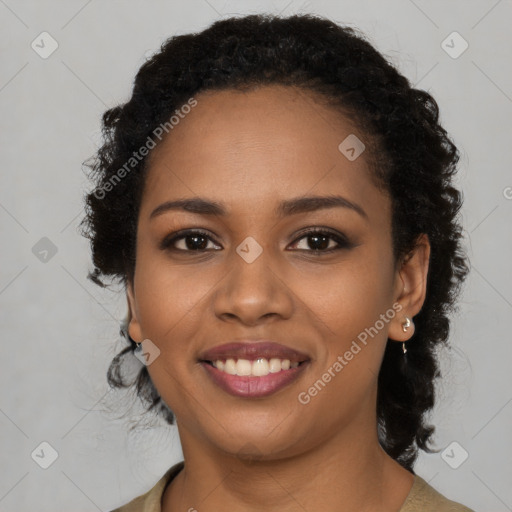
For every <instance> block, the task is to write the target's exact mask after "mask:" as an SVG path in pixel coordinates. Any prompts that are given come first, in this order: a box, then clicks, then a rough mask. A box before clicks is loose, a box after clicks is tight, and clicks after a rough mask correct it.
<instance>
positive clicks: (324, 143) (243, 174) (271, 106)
mask: <svg viewBox="0 0 512 512" xmlns="http://www.w3.org/2000/svg"><path fill="white" fill-rule="evenodd" d="M195 99H196V101H197V105H196V106H195V107H194V108H193V109H191V110H190V112H189V113H188V114H186V115H182V116H181V117H180V119H179V122H178V123H177V124H175V125H174V127H173V129H172V131H170V132H169V134H168V135H167V136H166V137H165V138H164V139H163V140H162V142H161V143H160V144H159V145H158V146H157V147H156V148H155V149H154V150H152V153H151V154H150V157H149V161H148V174H147V177H146V184H145V190H144V195H143V201H142V205H141V212H142V211H144V210H147V209H148V208H150V207H151V206H153V207H154V205H155V203H158V202H164V201H168V200H169V199H174V198H181V197H191V196H207V197H209V198H211V199H216V200H218V201H219V202H223V203H227V204H231V205H232V207H233V210H235V209H238V210H239V211H242V210H244V209H245V210H249V211H250V210H251V209H252V208H254V207H258V206H262V207H265V208H267V207H268V206H269V203H270V202H279V201H280V200H283V199H286V198H288V197H297V196H301V195H306V194H308V195H314V194H318V195H320V194H326V193H327V194H337V193H339V194H343V195H345V196H347V197H348V198H349V199H352V200H353V201H354V202H359V203H366V204H368V205H369V206H371V205H372V204H373V206H375V207H376V208H377V209H378V208H380V209H381V210H382V208H383V207H386V205H385V197H384V194H383V192H382V191H380V190H379V189H377V188H376V187H375V184H374V182H373V181H372V179H371V177H370V170H369V168H368V164H367V158H366V155H365V151H363V152H362V153H361V155H360V156H359V157H357V158H355V159H354V158H353V156H354V152H359V151H361V149H362V146H361V145H359V146H358V144H359V142H357V141H361V142H362V143H363V144H364V139H365V137H364V134H361V133H360V132H359V131H358V130H357V129H356V128H355V126H354V125H353V123H352V122H351V121H350V120H349V119H347V118H346V117H344V116H343V115H342V114H341V113H340V112H339V111H337V110H334V109H332V108H329V107H327V106H326V105H325V104H324V103H323V102H321V101H319V99H318V97H315V95H314V94H311V93H308V92H306V91H304V90H300V89H296V88H292V87H287V86H278V85H272V86H265V87H260V88H258V89H254V90H251V91H234V90H223V91H207V92H202V93H200V94H198V95H197V96H196V97H195ZM344 141H345V142H344ZM347 141H348V142H347ZM340 145H341V146H340ZM352 147H353V148H354V151H353V152H350V151H349V152H348V153H347V151H346V150H347V149H349V150H350V149H352ZM356 156H357V153H356ZM380 214H382V211H381V212H380Z"/></svg>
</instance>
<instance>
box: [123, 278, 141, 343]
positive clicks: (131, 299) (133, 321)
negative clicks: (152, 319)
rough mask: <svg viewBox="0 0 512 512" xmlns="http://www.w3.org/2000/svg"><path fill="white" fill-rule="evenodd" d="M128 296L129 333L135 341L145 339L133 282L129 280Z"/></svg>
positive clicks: (127, 286)
mask: <svg viewBox="0 0 512 512" xmlns="http://www.w3.org/2000/svg"><path fill="white" fill-rule="evenodd" d="M126 298H127V300H128V318H129V321H128V334H129V335H130V338H131V339H132V340H133V341H136V342H140V341H142V339H143V336H142V329H141V327H140V324H139V319H138V313H137V307H136V303H135V293H134V289H133V283H132V282H131V281H128V283H127V285H126Z"/></svg>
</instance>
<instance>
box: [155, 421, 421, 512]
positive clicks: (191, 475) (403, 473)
mask: <svg viewBox="0 0 512 512" xmlns="http://www.w3.org/2000/svg"><path fill="white" fill-rule="evenodd" d="M358 426H360V425H358ZM178 428H179V424H178ZM366 431H369V432H372V430H371V429H370V430H366ZM363 432H365V429H359V428H358V429H355V428H350V426H347V428H346V429H344V430H343V431H342V432H340V433H338V434H337V435H336V436H335V437H334V438H331V439H329V440H328V441H325V442H324V443H323V444H321V445H320V446H319V445H316V446H315V447H314V449H311V450H309V451H306V452H301V453H300V454H299V455H295V456H291V457H288V458H281V459H274V460H266V459H260V460H252V461H251V460H241V459H240V458H236V457H234V456H232V455H230V454H226V453H225V452H219V451H218V450H216V449H214V448H212V447H211V446H210V445H208V444H205V443H201V442H199V440H198V439H197V438H194V437H193V436H192V435H190V433H189V432H185V433H184V432H183V430H180V438H181V442H182V448H183V454H184V459H185V467H184V469H183V470H182V471H181V472H180V473H179V474H178V476H177V477H176V478H175V480H174V481H173V482H172V484H171V485H169V486H168V487H167V489H166V491H165V493H164V496H163V500H162V511H163V512H170V511H175V510H194V509H197V510H200V511H201V512H213V511H218V510H225V509H227V508H229V509H231V510H237V511H240V512H245V511H252V512H254V511H256V510H261V511H266V512H274V511H279V512H288V511H298V510H300V511H303V510H322V511H324V512H331V511H332V512H334V511H336V512H340V511H343V512H352V511H354V512H355V511H358V512H362V511H368V512H370V511H377V510H378V511H380V512H383V511H386V510H389V511H396V510H399V509H400V507H401V505H402V504H403V502H404V501H405V499H406V497H407V494H408V493H409V491H410V489H411V486H412V484H413V479H414V477H413V475H412V474H411V473H410V472H408V471H407V470H405V469H404V468H402V467H401V466H400V465H399V464H398V463H397V462H395V461H394V460H393V459H391V458H390V457H389V456H388V455H387V454H386V453H385V452H384V450H383V449H382V448H381V447H380V445H379V443H378V438H377V434H376V432H375V433H374V435H371V436H369V435H363ZM228 504H229V506H228Z"/></svg>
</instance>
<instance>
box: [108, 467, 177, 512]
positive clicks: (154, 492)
mask: <svg viewBox="0 0 512 512" xmlns="http://www.w3.org/2000/svg"><path fill="white" fill-rule="evenodd" d="M183 465H184V462H183V461H181V462H178V463H177V464H175V465H174V466H172V467H171V468H169V469H168V470H167V471H166V472H165V474H164V476H162V478H160V480H158V482H157V483H156V484H155V485H154V486H153V487H152V488H151V489H150V490H149V491H148V492H146V493H145V494H142V495H141V496H137V497H136V498H134V499H133V500H132V501H130V502H129V503H127V504H126V505H123V506H122V507H119V508H116V509H115V510H112V511H111V512H161V501H162V495H163V493H164V490H165V488H166V487H167V485H168V484H169V482H171V481H172V479H173V478H174V477H175V476H176V475H177V474H178V473H179V472H180V471H181V470H182V469H183Z"/></svg>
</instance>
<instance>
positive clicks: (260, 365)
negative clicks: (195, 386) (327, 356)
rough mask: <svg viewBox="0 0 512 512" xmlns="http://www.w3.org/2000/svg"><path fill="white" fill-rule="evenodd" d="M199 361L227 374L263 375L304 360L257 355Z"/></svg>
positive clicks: (288, 368)
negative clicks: (247, 357)
mask: <svg viewBox="0 0 512 512" xmlns="http://www.w3.org/2000/svg"><path fill="white" fill-rule="evenodd" d="M201 362H202V363H207V364H209V365H210V366H213V367H214V368H216V369H217V370H219V371H220V372H222V373H226V374H228V375H237V376H247V377H265V376H267V375H269V374H272V373H280V372H283V371H287V370H290V369H294V368H297V367H298V366H300V365H302V364H304V363H305V362H306V361H290V359H280V358H277V357H273V358H270V359H267V358H265V357H258V358H256V359H254V360H249V359H241V358H240V359H237V358H227V359H217V360H216V361H206V360H202V361H201Z"/></svg>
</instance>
